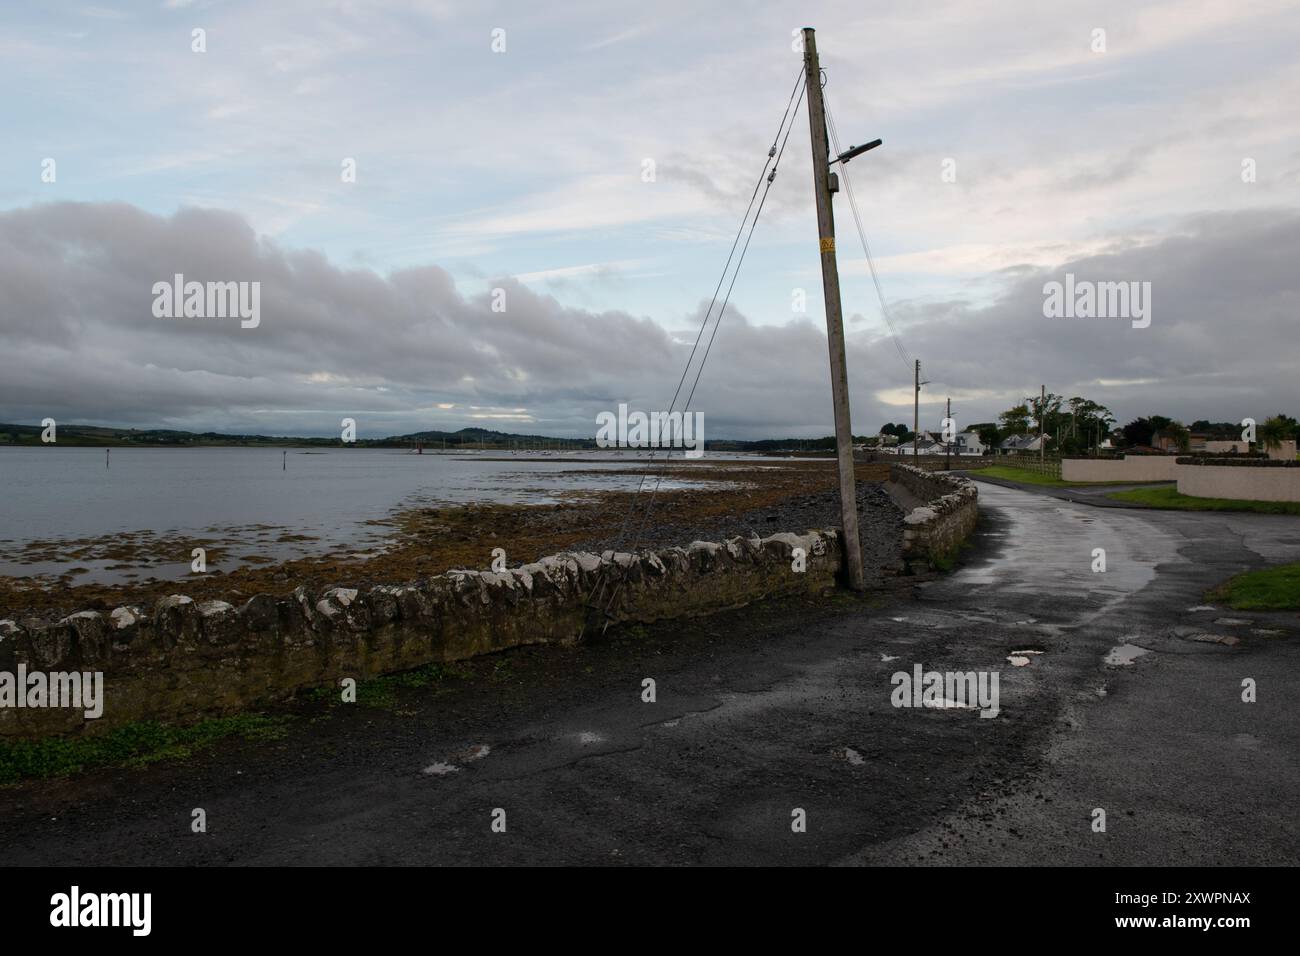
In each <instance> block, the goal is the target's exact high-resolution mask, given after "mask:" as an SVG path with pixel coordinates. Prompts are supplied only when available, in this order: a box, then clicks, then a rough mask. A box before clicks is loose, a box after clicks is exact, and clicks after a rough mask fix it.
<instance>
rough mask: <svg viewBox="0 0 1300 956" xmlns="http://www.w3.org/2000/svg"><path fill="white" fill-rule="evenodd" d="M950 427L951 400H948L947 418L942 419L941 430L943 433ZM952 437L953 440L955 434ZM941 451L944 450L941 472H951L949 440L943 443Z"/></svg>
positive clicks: (950, 443) (950, 446)
mask: <svg viewBox="0 0 1300 956" xmlns="http://www.w3.org/2000/svg"><path fill="white" fill-rule="evenodd" d="M950 427H952V399H951V398H949V399H948V414H947V417H946V418H945V419H944V422H943V429H944V431H947V430H948V429H949V428H950ZM952 437H953V438H956V437H957V435H956V433H955V432H954V433H953V436H952ZM943 450H944V456H943V470H944V471H952V441H950V440H949V441H945V442H944V443H943Z"/></svg>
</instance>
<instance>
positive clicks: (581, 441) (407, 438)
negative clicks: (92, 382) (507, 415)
mask: <svg viewBox="0 0 1300 956" xmlns="http://www.w3.org/2000/svg"><path fill="white" fill-rule="evenodd" d="M42 431H44V429H43V428H42V427H41V426H40V425H14V424H4V423H0V445H39V444H41V433H42ZM55 437H56V438H57V444H59V445H68V446H97V447H113V448H116V447H122V446H136V447H144V448H177V447H180V448H200V447H223V446H256V447H277V448H299V447H311V448H338V447H342V446H343V442H342V440H341V439H339V438H295V437H292V436H289V437H283V436H281V437H276V436H271V435H231V434H226V433H223V432H188V431H179V430H177V429H171V428H112V427H104V426H100V425H72V424H68V425H65V424H59V425H58V426H57V430H56V432H55ZM854 441H857V442H861V441H864V439H863V438H860V437H859V438H855V439H854ZM419 445H423V446H424V447H425V448H429V449H436V448H448V449H452V448H464V449H483V448H500V449H507V448H518V449H556V450H567V451H576V450H580V449H593V448H595V447H596V440H595V438H594V437H593V438H553V437H550V436H547V435H521V434H517V433H514V432H498V431H493V430H491V429H489V428H462V429H459V430H458V431H454V432H448V431H423V432H412V433H411V434H409V435H391V436H389V437H388V438H358V439H357V440H356V442H355V446H356V447H359V448H415V447H417V446H419ZM704 445H705V447H706V448H708V449H710V450H712V451H789V450H798V451H820V450H827V451H829V450H832V449H834V448H835V439H834V438H833V437H830V436H828V437H825V438H764V439H759V440H757V441H742V440H739V439H718V440H708V441H705V443H704Z"/></svg>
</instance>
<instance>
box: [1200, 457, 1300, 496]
mask: <svg viewBox="0 0 1300 956" xmlns="http://www.w3.org/2000/svg"><path fill="white" fill-rule="evenodd" d="M1266 464H1273V463H1272V462H1266ZM1178 493H1179V494H1180V495H1190V496H1192V497H1194V498H1231V499H1234V500H1238V501H1242V500H1245V501H1300V467H1294V466H1290V465H1282V466H1280V467H1279V466H1274V467H1251V466H1250V465H1249V464H1223V465H1192V464H1185V465H1179V466H1178Z"/></svg>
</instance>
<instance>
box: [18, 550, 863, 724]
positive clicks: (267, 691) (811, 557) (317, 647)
mask: <svg viewBox="0 0 1300 956" xmlns="http://www.w3.org/2000/svg"><path fill="white" fill-rule="evenodd" d="M796 547H799V548H802V549H803V550H804V553H805V555H806V570H804V571H803V572H802V573H801V572H796V571H794V570H793V569H792V564H793V557H792V556H793V552H794V548H796ZM840 564H841V551H840V546H839V535H838V532H835V531H825V532H809V533H808V534H804V535H796V534H789V533H786V534H775V535H771V536H770V537H767V538H758V537H754V538H731V539H729V540H727V541H725V542H722V543H717V542H703V541H697V542H695V543H694V544H692V545H691V546H690V547H688V548H669V549H665V550H661V551H646V552H641V553H638V554H636V555H631V554H625V553H618V554H615V553H613V552H605V553H604V554H603V555H595V554H589V553H585V552H578V553H562V554H557V555H553V556H551V557H547V558H543V559H542V560H540V561H538V562H536V563H533V564H527V565H524V566H523V567H519V568H511V569H508V570H505V571H501V572H492V571H469V570H464V571H448V572H446V573H445V574H440V575H437V576H435V577H431V578H428V579H425V580H421V581H416V582H412V583H409V584H403V585H380V586H375V587H371V588H368V589H366V590H360V589H357V588H349V587H333V588H329V589H328V590H326V591H324V592H322V593H320V594H314V593H311V592H310V591H308V590H307V589H306V588H303V587H299V588H298V589H297V590H295V591H294V592H293V594H292V595H289V596H285V597H278V598H277V597H273V596H272V595H269V594H260V595H257V596H256V597H253V598H251V599H250V600H249V601H247V602H246V603H244V604H243V605H242V606H240V607H235V606H233V605H231V604H228V603H226V602H224V601H204V602H201V603H200V602H195V601H193V600H192V599H190V598H189V597H185V596H183V595H173V596H171V597H167V598H164V599H163V600H161V601H159V602H158V603H157V604H156V605H155V606H153V607H152V608H149V609H147V610H146V609H142V608H139V607H120V608H117V609H116V610H114V611H112V612H111V613H108V614H103V613H100V612H98V611H81V612H79V613H76V614H72V615H70V616H69V617H66V618H63V619H62V620H60V621H57V622H54V623H38V622H27V621H24V622H18V621H14V620H0V672H8V673H9V674H11V675H17V674H18V673H19V668H20V666H21V667H23V668H25V670H26V672H27V673H29V674H30V673H32V672H43V673H47V674H48V673H51V672H55V673H57V672H65V673H66V672H72V671H77V672H83V673H84V672H97V671H99V672H103V675H104V692H103V696H104V701H103V714H102V716H101V717H99V718H98V719H87V718H86V717H85V716H84V713H83V710H82V709H66V708H65V709H57V708H50V707H38V708H32V707H27V708H19V707H13V706H0V740H10V741H12V740H19V739H33V738H40V737H46V736H53V735H64V734H73V733H97V732H103V731H106V730H110V729H112V728H114V727H119V726H122V725H123V724H127V723H130V722H133V721H141V720H168V721H170V720H177V721H190V720H195V719H198V718H201V717H210V716H218V715H222V714H229V713H235V712H238V711H241V710H246V709H249V708H252V707H259V706H264V705H267V704H270V703H273V702H275V701H278V700H283V699H285V698H288V697H291V696H292V695H293V694H294V693H295V692H296V691H299V690H302V689H305V688H310V687H321V686H335V687H337V686H338V684H339V681H340V680H341V679H342V678H345V677H351V678H355V679H356V680H357V681H361V680H364V679H366V678H369V677H375V676H378V675H380V674H385V673H392V672H396V671H403V670H409V669H412V668H415V667H420V666H422V665H425V664H429V663H433V662H438V661H451V660H459V659H463V658H468V657H473V656H475V655H478V654H484V653H488V652H491V651H497V650H502V649H505V648H508V647H516V646H519V645H523V644H537V643H548V642H571V641H573V640H575V639H576V638H577V636H578V634H579V632H580V630H581V628H582V625H583V621H584V618H585V617H586V616H587V614H588V613H589V612H588V610H587V609H586V608H585V607H584V604H583V602H584V601H585V600H586V599H587V597H588V595H589V594H590V592H591V590H592V587H593V586H594V585H595V583H596V581H597V578H598V576H599V575H600V573H601V572H602V569H603V570H604V571H605V572H606V573H609V574H617V573H619V572H623V571H625V572H626V579H625V581H624V584H623V586H622V587H621V588H620V589H619V591H618V600H617V602H616V604H615V606H614V607H613V609H612V620H613V621H614V622H622V621H628V622H646V623H648V622H651V621H656V620H663V619H666V618H674V617H681V616H690V615H698V614H707V613H711V612H714V611H719V610H723V609H725V608H730V607H738V606H741V605H744V604H748V603H750V602H752V601H758V600H761V599H764V598H768V597H774V596H778V595H789V594H798V593H817V592H819V591H821V590H823V589H824V588H827V587H830V586H832V585H833V584H834V583H835V578H836V575H837V573H838V572H839V569H840ZM614 580H618V578H617V577H615V578H614ZM597 626H599V625H597Z"/></svg>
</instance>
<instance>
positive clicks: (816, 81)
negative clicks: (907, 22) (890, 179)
mask: <svg viewBox="0 0 1300 956" xmlns="http://www.w3.org/2000/svg"><path fill="white" fill-rule="evenodd" d="M803 60H804V69H805V73H806V77H807V91H808V132H809V135H810V136H811V137H812V166H813V193H814V194H815V195H816V197H817V235H818V236H819V237H820V239H821V256H822V292H823V294H824V296H825V299H826V340H827V342H828V343H829V345H830V358H831V402H832V404H833V405H834V407H835V448H836V452H837V456H836V457H837V458H838V461H839V475H840V520H841V522H842V523H843V526H844V566H845V568H846V569H847V571H848V579H849V587H851V588H852V589H853V590H855V591H862V590H865V589H866V586H867V584H866V578H865V577H864V575H863V572H862V542H861V541H860V540H859V538H858V496H857V490H856V487H855V484H854V480H853V477H854V476H853V428H852V425H851V424H850V422H849V372H848V363H847V360H846V359H845V355H844V320H843V316H842V314H841V311H840V273H839V267H838V266H837V264H836V262H835V212H834V210H833V209H832V208H831V194H832V192H833V190H834V189H835V188H838V186H839V179H838V177H834V176H832V174H831V171H830V147H829V144H828V143H827V139H826V107H825V104H824V103H823V101H822V71H821V64H820V62H819V61H818V59H817V38H816V33H815V31H814V30H813V28H812V27H804V29H803ZM850 152H852V151H851V150H850ZM845 155H847V154H845ZM837 159H839V157H837Z"/></svg>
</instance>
